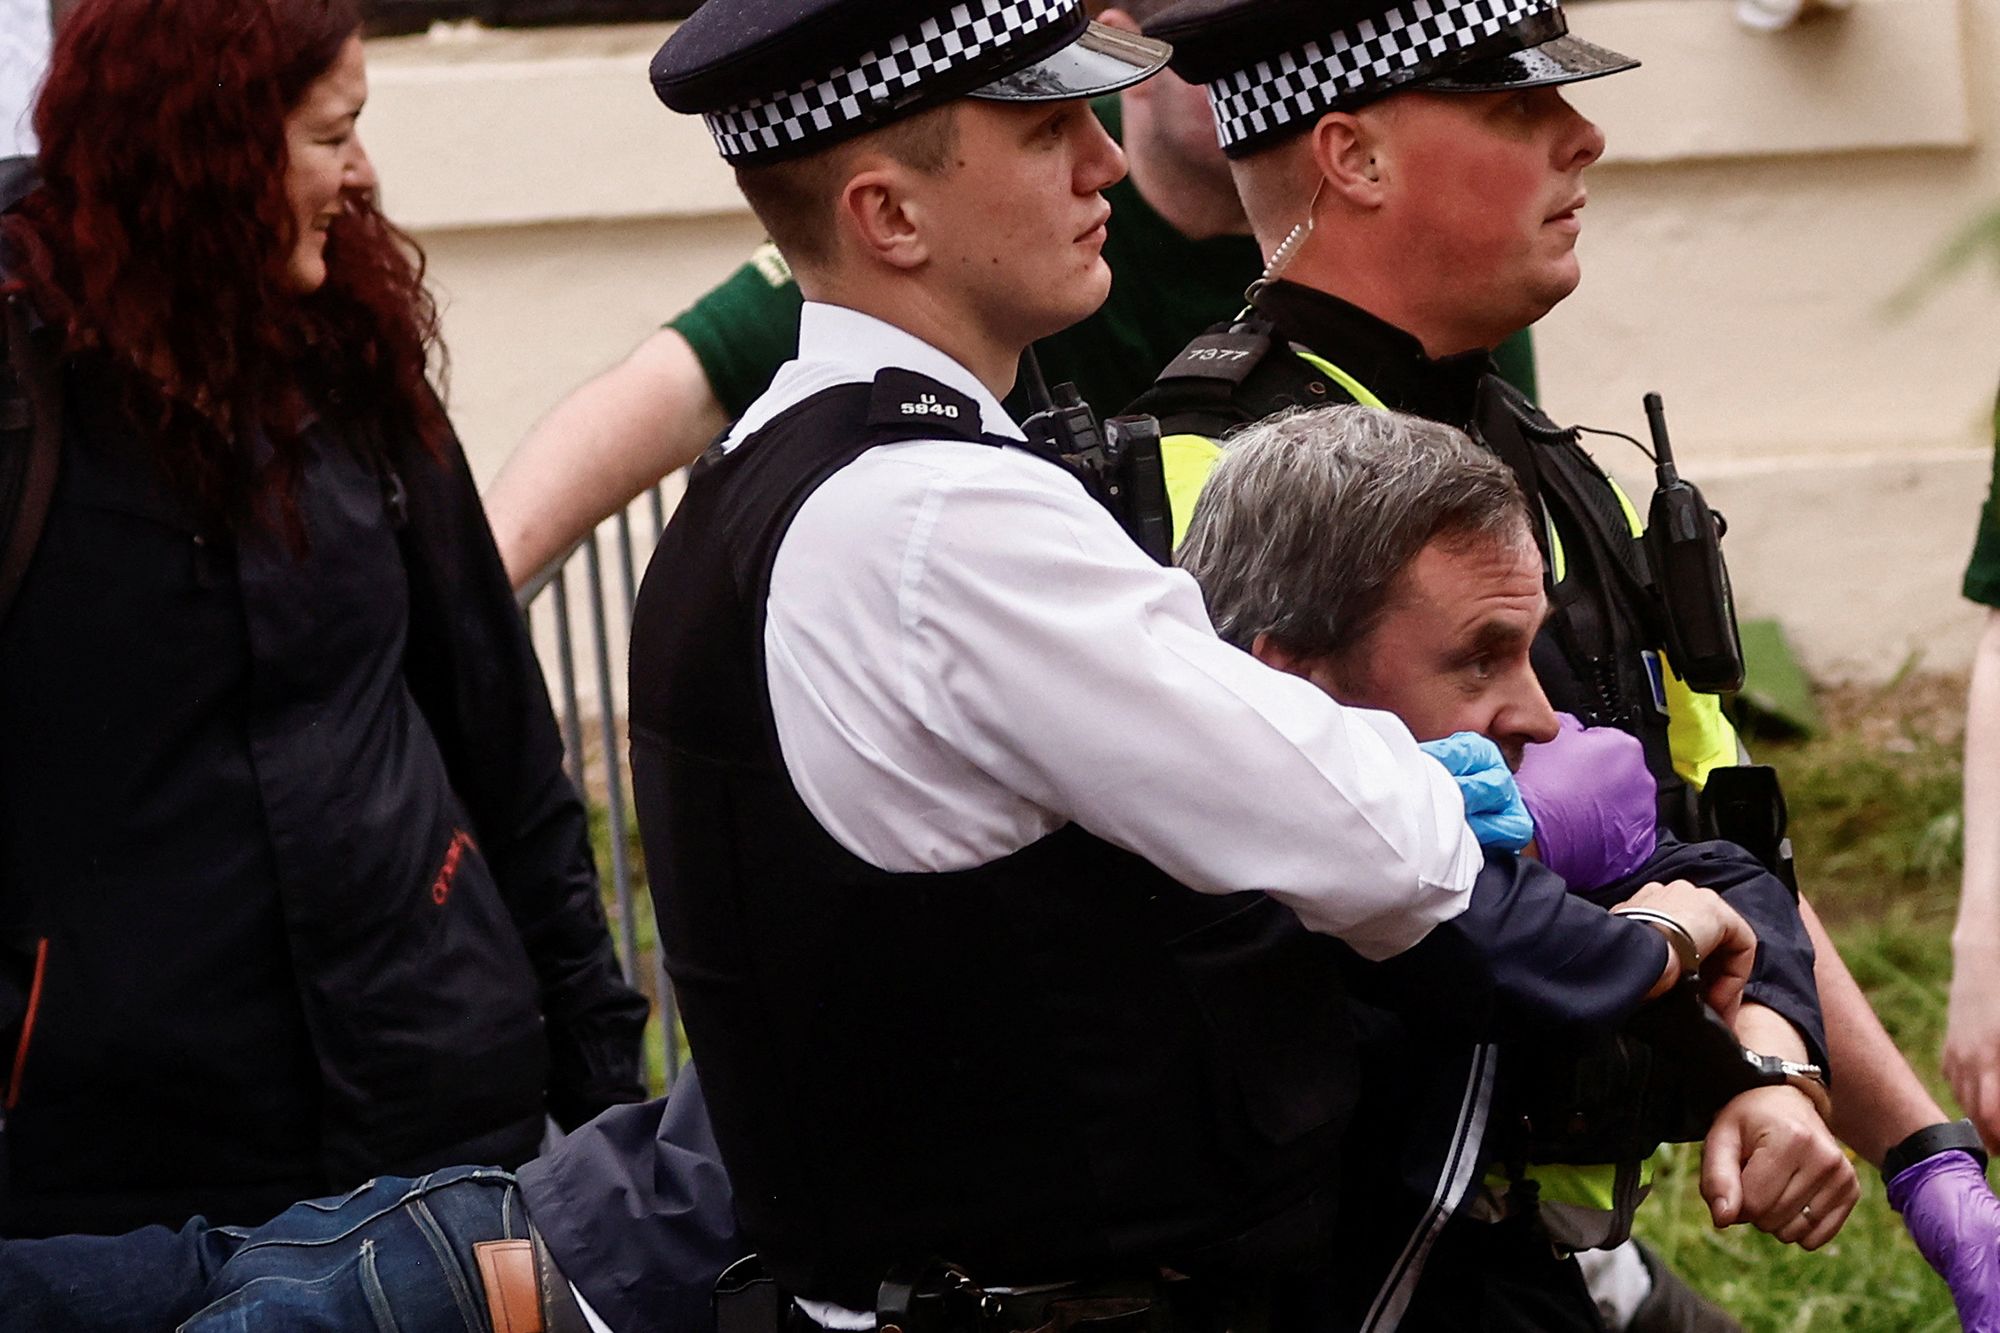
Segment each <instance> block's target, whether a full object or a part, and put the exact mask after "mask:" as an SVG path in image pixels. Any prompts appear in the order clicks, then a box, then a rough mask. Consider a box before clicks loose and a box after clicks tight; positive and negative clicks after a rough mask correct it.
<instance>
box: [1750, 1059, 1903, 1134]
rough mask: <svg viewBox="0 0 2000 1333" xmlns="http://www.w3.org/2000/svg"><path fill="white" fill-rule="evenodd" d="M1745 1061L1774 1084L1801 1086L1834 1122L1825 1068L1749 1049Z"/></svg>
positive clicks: (1824, 1118) (1821, 1115)
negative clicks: (1761, 1053)
mask: <svg viewBox="0 0 2000 1333" xmlns="http://www.w3.org/2000/svg"><path fill="white" fill-rule="evenodd" d="M1743 1062H1744V1063H1745V1064H1747V1065H1749V1066H1750V1067H1751V1068H1752V1069H1754V1070H1756V1071H1757V1073H1758V1075H1759V1076H1760V1077H1761V1078H1763V1079H1764V1080H1765V1081H1766V1083H1767V1084H1768V1085H1769V1086H1771V1087H1776V1086H1777V1085H1778V1084H1779V1083H1780V1082H1783V1083H1785V1084H1788V1085H1789V1086H1791V1087H1794V1088H1797V1089H1798V1090H1799V1091H1800V1092H1802V1093H1804V1094H1805V1096H1806V1100H1807V1101H1809V1102H1811V1103H1812V1104H1813V1109H1814V1110H1815V1111H1818V1112H1819V1118H1820V1119H1821V1120H1822V1121H1825V1122H1826V1123H1828V1124H1832V1123H1833V1096H1832V1094H1831V1093H1829V1092H1828V1091H1827V1090H1826V1071H1825V1070H1824V1069H1821V1068H1820V1067H1819V1066H1818V1065H1814V1064H1806V1063H1805V1062H1803V1061H1799V1060H1787V1059H1785V1058H1784V1057H1783V1056H1780V1055H1760V1054H1758V1053H1757V1052H1756V1051H1752V1050H1748V1049H1746V1050H1745V1051H1744V1052H1743ZM1906 1142H1907V1140H1906Z"/></svg>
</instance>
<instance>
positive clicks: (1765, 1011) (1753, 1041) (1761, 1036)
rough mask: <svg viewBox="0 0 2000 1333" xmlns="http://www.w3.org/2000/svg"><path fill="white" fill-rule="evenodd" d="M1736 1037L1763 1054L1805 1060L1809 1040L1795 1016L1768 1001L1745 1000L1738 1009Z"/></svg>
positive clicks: (1734, 1024) (1735, 1026) (1751, 1048)
mask: <svg viewBox="0 0 2000 1333" xmlns="http://www.w3.org/2000/svg"><path fill="white" fill-rule="evenodd" d="M1731 1026H1732V1027H1734V1028H1735V1029H1736V1039H1737V1040H1738V1041H1740V1042H1742V1043H1743V1044H1744V1046H1746V1047H1747V1048H1749V1049H1750V1050H1753V1051H1755V1052H1757V1053H1758V1054H1759V1055H1775V1056H1779V1057H1780V1058H1782V1059H1786V1060H1804V1059H1805V1058H1806V1055H1807V1052H1806V1041H1805V1038H1804V1037H1802V1036H1800V1035H1799V1030H1798V1029H1797V1028H1795V1027H1793V1026H1792V1023H1791V1020H1790V1019H1788V1018H1786V1017H1785V1016H1784V1015H1783V1014H1781V1013H1779V1012H1778V1011H1777V1010H1775V1009H1773V1008H1770V1007H1769V1006H1768V1005H1762V1004H1758V1003H1756V1002H1755V1001H1754V1000H1751V1001H1745V1002H1744V1005H1743V1007H1742V1008H1741V1009H1739V1010H1737V1011H1736V1021H1735V1023H1733V1024H1732V1025H1731Z"/></svg>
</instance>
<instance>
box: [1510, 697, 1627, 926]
mask: <svg viewBox="0 0 2000 1333" xmlns="http://www.w3.org/2000/svg"><path fill="white" fill-rule="evenodd" d="M1558 717H1559V718H1560V719H1561V728H1560V729H1559V730H1558V731H1557V732H1556V737H1555V739H1554V740H1552V741H1549V742H1547V743H1546V744H1543V745H1530V746H1528V747H1527V749H1526V750H1525V751H1524V752H1523V753H1522V755H1521V767H1520V768H1519V769H1517V770H1516V771H1515V773H1514V781H1515V784H1516V785H1517V786H1519V787H1520V789H1521V799H1522V800H1523V801H1524V802H1526V804H1527V807H1528V813H1529V814H1530V815H1532V816H1533V817H1534V820H1535V847H1536V854H1537V855H1538V856H1539V857H1540V858H1541V862H1542V864H1543V865H1545V866H1547V867H1548V868H1549V869H1550V870H1553V871H1555V872H1556V874H1558V875H1560V876H1562V878H1563V879H1564V881H1566V882H1567V883H1568V884H1569V886H1570V887H1571V888H1573V889H1595V888H1600V887H1602V886H1604V885H1606V884H1611V883H1615V882H1616V881H1618V880H1621V879H1623V878H1625V877H1626V876H1627V875H1630V874H1632V873H1633V872H1634V871H1636V870H1637V869H1638V868H1639V867H1640V866H1641V865H1643V864H1644V863H1645V861H1646V859H1647V858H1648V857H1650V856H1651V855H1652V854H1653V848H1654V845H1655V844H1656V843H1657V841H1658V839H1659V817H1660V815H1659V805H1658V798H1657V795H1656V789H1655V787H1654V786H1653V775H1652V774H1651V773H1649V772H1647V771H1646V751H1645V748H1644V747H1643V746H1641V745H1640V744H1639V739H1638V737H1636V736H1633V735H1630V734H1628V733H1626V732H1623V731H1620V730H1618V729H1617V728H1616V727H1586V726H1584V725H1583V724H1582V723H1581V722H1579V721H1577V720H1576V719H1575V718H1573V717H1571V716H1570V715H1569V714H1568V713H1561V714H1558Z"/></svg>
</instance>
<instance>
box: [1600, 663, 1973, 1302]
mask: <svg viewBox="0 0 2000 1333" xmlns="http://www.w3.org/2000/svg"><path fill="white" fill-rule="evenodd" d="M1963 698H1964V683H1963V681H1962V680H1960V681H1955V680H1950V679H1943V680H1939V679H1923V678H1919V679H1912V680H1898V681H1895V682H1892V683H1891V684H1890V685H1889V686H1886V687H1883V688H1881V689H1878V690H1870V691H1846V692H1842V693H1838V694H1834V695H1831V696H1828V697H1826V698H1825V699H1824V700H1823V702H1825V703H1826V704H1827V713H1828V718H1829V722H1830V725H1829V730H1828V733H1827V734H1826V735H1825V736H1823V737H1821V738H1819V739H1816V740H1811V741H1805V742H1798V743H1792V744H1785V745H1777V744H1770V743H1759V744H1756V745H1755V749H1756V750H1757V757H1758V758H1759V759H1760V760H1762V761H1764V762H1767V763H1771V764H1774V765H1776V766H1777V767H1778V769H1779V771H1780V773H1781V774H1782V775H1783V777H1784V783H1785V792H1786V797H1787V800H1788V802H1789V804H1790V807H1791V814H1792V840H1793V843H1794V844H1795V847H1796V850H1797V856H1798V863H1799V876H1800V884H1801V886H1802V887H1803V889H1804V892H1805V894H1806V896H1807V897H1808V898H1810V899H1812V900H1813V902H1814V904H1815V906H1816V907H1817V908H1818V909H1819V911H1820V913H1821V915H1822V916H1823V917H1825V919H1826V921H1827V924H1828V928H1829V929H1830V930H1831V931H1832V932H1833V935H1834V938H1835V939H1836V941H1838V943H1839V944H1840V952H1841V956H1842V957H1843V958H1844V959H1846V960H1847V965H1848V967H1849V969H1850V970H1851V971H1852V972H1853V973H1854V975H1855V978H1856V980H1858V981H1859V982H1860V983H1861V987H1862V989H1863V990H1864V991H1866V992H1867V994H1868V997H1869V1000H1870V1002H1871V1003H1872V1004H1873V1005H1874V1006H1875V1011H1876V1013H1877V1014H1879V1015H1880V1016H1881V1018H1882V1021H1883V1024H1884V1025H1885V1026H1886V1027H1887V1028H1888V1029H1889V1032H1890V1033H1891V1035H1893V1036H1894V1037H1895V1038H1896V1042H1897V1044H1898V1045H1899V1046H1900V1047H1901V1048H1902V1050H1903V1053H1904V1054H1905V1055H1906V1056H1908V1057H1909V1059H1910V1062H1911V1064H1913V1065H1914V1066H1915V1067H1916V1069H1917V1072H1918V1073H1919V1074H1920V1075H1921V1076H1922V1077H1923V1078H1924V1080H1925V1082H1926V1083H1928V1084H1929V1085H1930V1086H1931V1088H1932V1089H1933V1091H1935V1092H1936V1093H1938V1094H1939V1100H1940V1101H1941V1102H1942V1103H1943V1104H1944V1105H1945V1107H1946V1108H1947V1110H1950V1109H1951V1108H1952V1106H1953V1103H1952V1102H1951V1099H1950V1096H1949V1091H1948V1089H1947V1088H1946V1087H1945V1084H1944V1081H1943V1079H1942V1078H1941V1077H1940V1076H1939V1073H1938V1051H1939V1048H1940V1046H1941V1045H1942V1043H1943V1040H1944V1024H1945V988H1946V985H1947V983H1948V982H1949V980H1950V977H1951V946H1950V935H1951V918H1952V912H1953V910H1954V907H1955V905H1956V901H1957V894H1958V872H1959V858H1960V855H1961V851H1960V823H1959V769H1960V763H1959V746H1960V734H1961V732H1960V728H1961V722H1962V719H1961V718H1960V717H1959V714H1958V712H1957V709H1958V708H1959V707H1960V706H1961V701H1962V700H1963ZM1835 1072H1836V1077H1837V1076H1838V1071H1837V1070H1836V1071H1835ZM1856 1168H1857V1170H1858V1171H1859V1173H1860V1176H1861V1183H1862V1197H1861V1203H1860V1204H1859V1206H1857V1207H1856V1208H1855V1210H1854V1214H1853V1216H1852V1217H1850V1218H1849V1220H1848V1223H1847V1225H1846V1227H1845V1228H1843V1230H1842V1231H1841V1234H1840V1235H1839V1236H1838V1237H1836V1238H1835V1239H1834V1240H1833V1242H1832V1243H1830V1244H1828V1245H1827V1246H1825V1247H1824V1248H1822V1249H1820V1250H1819V1251H1817V1252H1815V1253H1813V1254H1806V1253H1804V1252H1802V1251H1800V1250H1798V1249H1796V1248H1794V1247H1791V1246H1785V1245H1780V1244H1778V1243H1777V1242H1775V1241H1773V1240H1771V1239H1770V1238H1769V1237H1767V1236H1764V1235H1762V1234H1761V1233H1758V1232H1756V1231H1754V1230H1753V1229H1751V1228H1749V1227H1747V1226H1744V1227H1734V1228H1731V1229H1730V1230H1729V1231H1726V1232H1722V1233H1717V1232H1716V1231H1715V1230H1714V1228H1713V1227H1712V1226H1711V1225H1710V1224H1709V1221H1708V1210H1707V1208H1706V1207H1705V1206H1704V1205H1703V1203H1702V1201H1701V1194H1700V1188H1699V1186H1700V1158H1699V1153H1698V1152H1696V1151H1695V1150H1692V1149H1680V1150H1678V1151H1677V1152H1676V1155H1675V1157H1674V1160H1673V1162H1672V1164H1671V1165H1670V1166H1669V1167H1668V1168H1667V1169H1666V1170H1663V1171H1662V1172H1661V1173H1660V1176H1659V1179H1658V1183H1657V1184H1656V1186H1655V1190H1654V1195H1653V1197H1652V1198H1651V1199H1649V1200H1648V1201H1647V1202H1646V1205H1645V1206H1644V1207H1643V1208H1641V1209H1640V1211H1639V1224H1638V1228H1637V1229H1638V1231H1639V1234H1640V1235H1641V1236H1643V1237H1644V1238H1646V1239H1647V1240H1648V1241H1650V1242H1651V1243H1652V1244H1654V1245H1655V1246H1656V1247H1657V1248H1658V1249H1659V1250H1660V1251H1661V1252H1662V1253H1663V1254H1665V1255H1666V1256H1667V1257H1668V1259H1669V1262H1671V1263H1672V1264H1673V1265H1674V1267H1675V1268H1677V1269H1678V1270H1679V1271H1680V1273H1681V1274H1682V1275H1683V1276H1684V1277H1686V1278H1687V1279H1688V1281H1689V1282H1691V1283H1692V1284H1693V1285H1694V1286H1695V1287H1697V1288H1698V1289H1700V1290H1702V1291H1705V1292H1707V1293H1708V1294H1709V1295H1710V1296H1712V1297H1713V1298H1715V1300H1716V1301H1717V1302H1718V1303H1720V1304H1721V1305H1723V1306H1724V1307H1725V1308H1727V1309H1728V1310H1730V1311H1731V1312H1732V1313H1733V1314H1735V1315H1736V1317H1737V1318H1739V1319H1741V1320H1742V1321H1743V1323H1744V1326H1745V1327H1746V1328H1748V1329H1750V1330H1752V1331H1753V1333H1780V1331H1782V1333H1816V1331H1821V1330H1833V1329H1842V1330H1866V1331H1867V1333H1904V1331H1905V1330H1908V1331H1910V1333H1921V1331H1922V1330H1931V1329H1937V1330H1949V1329H1956V1328H1957V1327H1958V1321H1957V1317H1956V1316H1955V1315H1954V1314H1953V1312H1952V1305H1951V1297H1950V1293H1948V1292H1947V1291H1946V1290H1945V1287H1944V1284H1943V1283H1942V1282H1941V1281H1939V1280H1938V1279H1937V1278H1936V1276H1935V1275H1933V1274H1932V1272H1931V1270H1930V1267H1929V1266H1928V1265H1927V1264H1925V1263H1924V1261H1923V1259H1922V1257H1921V1256H1919V1255H1918V1254H1917V1251H1916V1248H1915V1247H1914V1246H1913V1245H1912V1244H1911V1243H1910V1241H1909V1237H1908V1236H1907V1234H1906V1233H1905V1232H1904V1230H1903V1226H1902V1222H1901V1220H1900V1219H1898V1218H1897V1216H1896V1215H1895V1213H1894V1212H1892V1211H1891V1210H1890V1208H1889V1205H1888V1203H1887V1202H1886V1201H1885V1200H1884V1199H1883V1196H1882V1182H1881V1180H1880V1178H1878V1177H1877V1176H1876V1174H1875V1172H1874V1171H1873V1170H1872V1169H1870V1168H1869V1167H1868V1166H1867V1164H1866V1163H1863V1162H1859V1161H1857V1163H1856Z"/></svg>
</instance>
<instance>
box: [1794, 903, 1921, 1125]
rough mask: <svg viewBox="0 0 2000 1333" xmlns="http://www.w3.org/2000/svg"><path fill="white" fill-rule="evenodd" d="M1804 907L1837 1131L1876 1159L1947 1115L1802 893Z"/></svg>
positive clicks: (1802, 912) (1802, 906) (1802, 907)
mask: <svg viewBox="0 0 2000 1333" xmlns="http://www.w3.org/2000/svg"><path fill="white" fill-rule="evenodd" d="M1799 914H1800V915H1801V916H1802V917H1804V918H1805V923H1806V929H1807V931H1809V932H1810V933H1811V935H1812V941H1813V950H1814V952H1815V953H1816V955H1817V957H1816V958H1815V959H1814V962H1813V980H1814V981H1815V982H1816V983H1817V984H1818V986H1819V1002H1820V1010H1821V1012H1822V1013H1824V1014H1825V1015H1826V1042H1827V1047H1828V1050H1827V1058H1828V1060H1830V1061H1831V1062H1832V1064H1833V1070H1832V1073H1833V1080H1834V1083H1833V1132H1834V1133H1835V1134H1837V1135H1839V1137H1840V1140H1841V1141H1842V1142H1843V1143H1845V1144H1847V1146H1848V1147H1850V1148H1852V1149H1854V1150H1855V1151H1856V1152H1858V1153H1860V1154H1861V1155H1862V1156H1863V1157H1865V1158H1867V1159H1868V1160H1869V1161H1870V1162H1871V1163H1874V1164H1876V1165H1880V1164H1881V1161H1882V1155H1883V1154H1884V1153H1886V1152H1888V1151H1889V1149H1891V1148H1893V1147H1895V1146H1896V1144H1898V1143H1900V1142H1902V1140H1903V1139H1905V1138H1907V1137H1909V1136H1910V1135H1911V1134H1913V1133H1915V1132H1916V1131H1917V1130H1919V1129H1922V1128H1923V1127H1924V1126H1926V1125H1935V1124H1937V1123H1938V1122H1939V1121H1941V1120H1943V1119H1945V1114H1944V1109H1943V1108H1942V1107H1940V1106H1939V1105H1938V1104H1937V1100H1936V1099H1935V1098H1933V1097H1932V1096H1931V1095H1930V1093H1929V1092H1928V1091H1926V1090H1925V1088H1924V1085H1923V1082H1922V1080H1920V1079H1918V1077H1917V1073H1916V1071H1915V1070H1914V1069H1912V1068H1910V1062H1909V1061H1908V1060H1906V1059H1904V1058H1903V1053H1902V1052H1901V1051H1899V1050H1897V1049H1896V1043H1895V1042H1894V1041H1892V1040H1890V1038H1889V1033H1888V1030H1887V1029H1886V1028H1884V1027H1883V1026H1882V1020H1881V1019H1879V1018H1877V1017H1875V1011H1874V1010H1873V1009H1872V1008H1870V1007H1869V1004H1868V997H1867V996H1865V995H1863V994H1862V993H1861V987H1860V986H1859V985H1858V984H1856V982H1855V980H1854V974H1853V973H1852V972H1849V971H1848V970H1847V964H1846V963H1844V962H1842V961H1841V958H1840V952H1839V950H1837V949H1835V948H1834V945H1833V940H1832V938H1831V937H1830V936H1828V934H1827V933H1826V927H1825V926H1824V925H1823V924H1821V922H1820V919H1819V914H1818V913H1817V912H1815V911H1813V909H1812V905H1811V904H1810V903H1808V902H1806V901H1805V900H1804V899H1800V900H1799Z"/></svg>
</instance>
